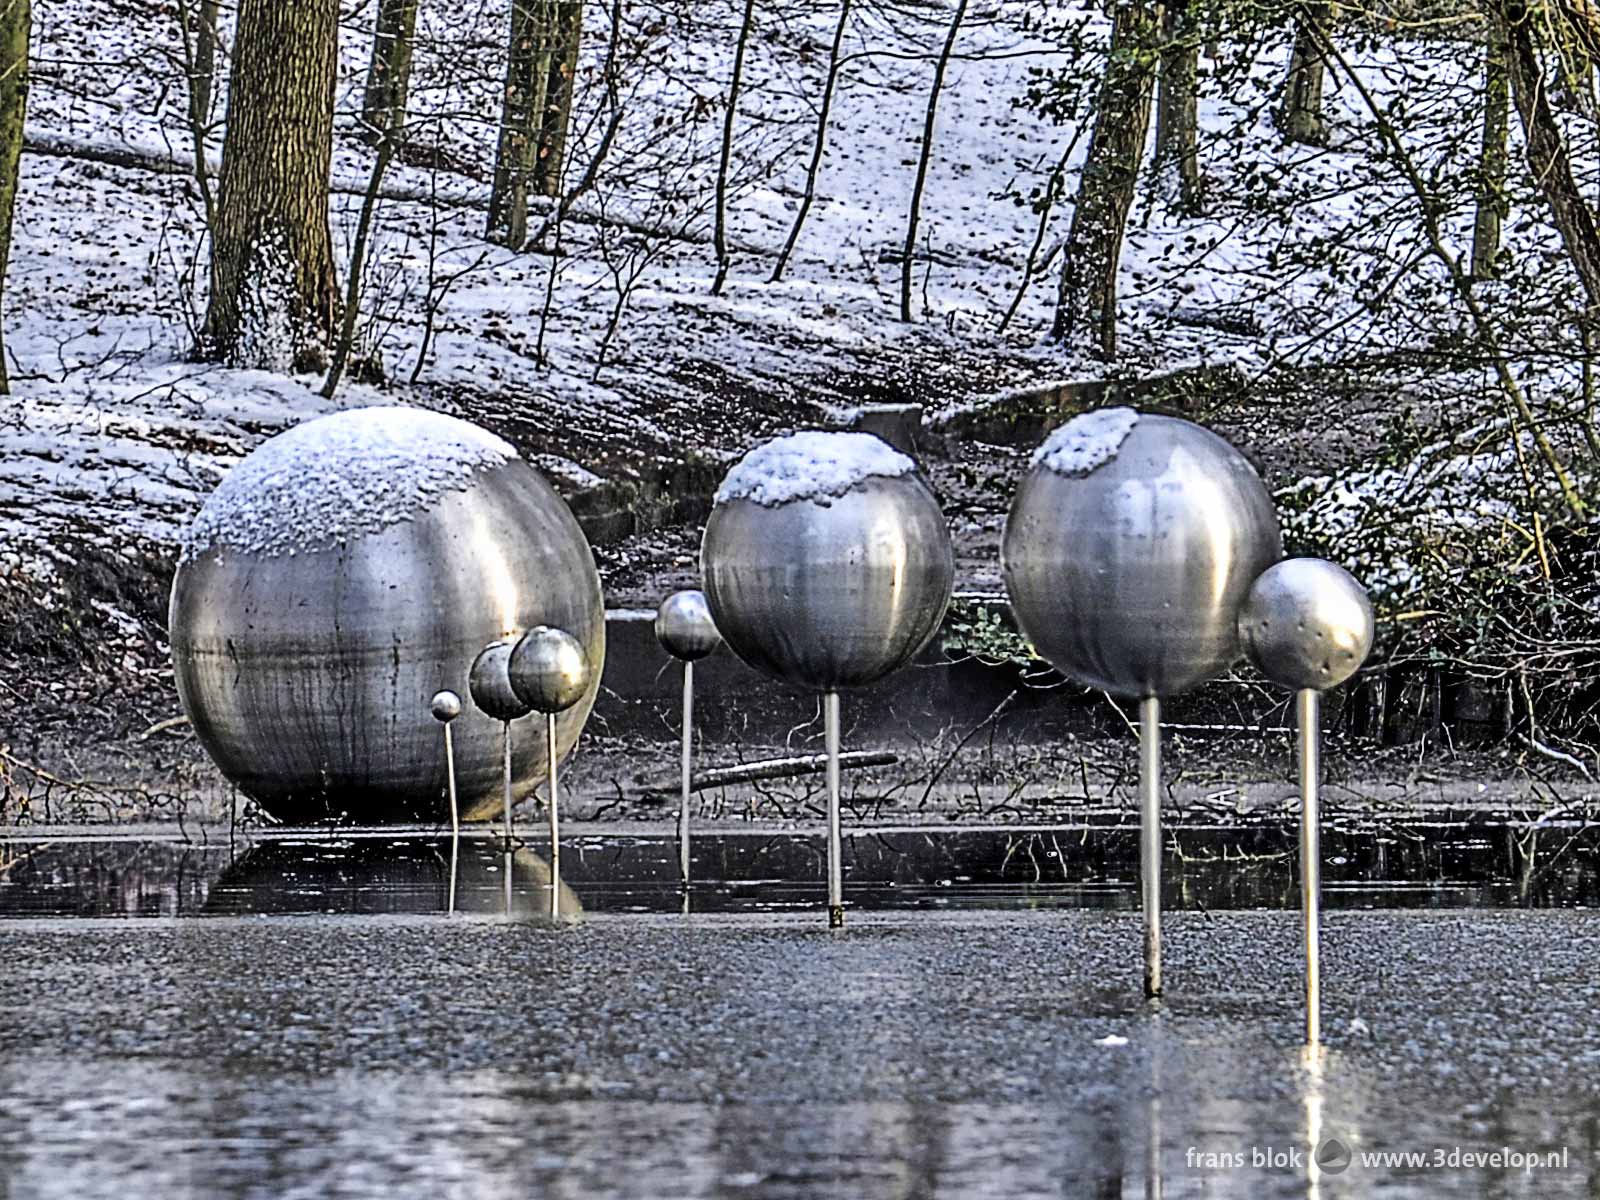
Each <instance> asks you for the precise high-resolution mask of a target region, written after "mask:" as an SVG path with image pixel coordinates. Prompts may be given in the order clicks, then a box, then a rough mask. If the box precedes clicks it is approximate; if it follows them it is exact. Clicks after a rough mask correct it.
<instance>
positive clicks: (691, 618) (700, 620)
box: [656, 590, 722, 662]
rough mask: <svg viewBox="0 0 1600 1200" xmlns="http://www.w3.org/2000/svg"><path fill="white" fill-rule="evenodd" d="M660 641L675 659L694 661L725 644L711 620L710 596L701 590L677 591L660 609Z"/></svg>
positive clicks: (658, 610)
mask: <svg viewBox="0 0 1600 1200" xmlns="http://www.w3.org/2000/svg"><path fill="white" fill-rule="evenodd" d="M656 640H657V641H659V642H660V643H661V645H662V646H663V647H664V648H665V649H666V652H667V653H668V654H670V655H672V657H673V658H681V659H683V660H684V661H685V662H694V661H696V660H697V659H701V658H704V657H705V656H706V655H708V654H710V653H711V652H712V651H714V650H715V649H716V648H717V647H718V646H720V645H721V644H722V635H721V634H720V633H718V632H717V623H716V622H715V621H713V620H712V619H711V606H710V605H709V604H707V603H706V594H705V593H704V592H702V591H698V590H688V591H682V592H673V593H672V595H670V596H668V597H667V598H666V599H665V600H663V601H662V602H661V607H660V608H658V609H657V610H656Z"/></svg>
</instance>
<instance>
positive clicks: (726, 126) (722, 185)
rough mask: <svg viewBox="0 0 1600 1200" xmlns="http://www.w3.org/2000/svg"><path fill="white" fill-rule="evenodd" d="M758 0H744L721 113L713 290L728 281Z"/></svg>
mask: <svg viewBox="0 0 1600 1200" xmlns="http://www.w3.org/2000/svg"><path fill="white" fill-rule="evenodd" d="M755 8H756V4H755V0H744V17H743V19H742V20H741V21H740V22H739V42H738V45H737V46H735V47H734V51H733V78H732V79H730V80H729V81H728V107H727V109H726V111H725V112H724V113H723V115H722V154H721V157H720V158H719V159H718V161H717V200H716V211H715V213H714V214H713V217H712V227H711V244H712V247H713V248H714V249H715V250H716V253H717V274H716V278H714V279H713V280H712V281H711V294H712V295H713V296H720V295H722V285H723V284H725V283H726V282H727V281H728V268H729V267H730V266H731V265H732V263H731V260H730V259H729V256H728V172H729V170H730V169H731V167H732V165H733V124H734V117H735V116H736V115H737V113H738V109H739V87H740V85H741V84H742V83H743V82H744V52H745V49H746V47H747V46H749V44H750V26H751V25H752V24H753V23H754V18H755Z"/></svg>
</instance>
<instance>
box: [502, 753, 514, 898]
mask: <svg viewBox="0 0 1600 1200" xmlns="http://www.w3.org/2000/svg"><path fill="white" fill-rule="evenodd" d="M502 727H503V729H504V732H505V736H504V738H503V739H502V744H501V749H502V751H503V754H502V760H501V766H500V779H501V784H502V786H503V787H504V789H505V806H506V916H507V917H509V916H511V722H510V721H504V722H502Z"/></svg>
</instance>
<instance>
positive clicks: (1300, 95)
mask: <svg viewBox="0 0 1600 1200" xmlns="http://www.w3.org/2000/svg"><path fill="white" fill-rule="evenodd" d="M1305 12H1306V15H1305V17H1304V18H1302V19H1301V21H1300V23H1299V24H1298V25H1297V26H1296V28H1295V34H1294V50H1293V51H1292V52H1291V54H1290V57H1289V74H1288V76H1287V77H1286V78H1285V79H1284V83H1283V102H1282V104H1281V105H1280V107H1279V109H1278V128H1279V129H1280V130H1281V131H1282V133H1283V136H1284V137H1286V138H1288V139H1289V140H1290V141H1291V142H1303V143H1305V144H1306V145H1309V146H1320V145H1322V144H1323V143H1324V142H1326V141H1327V140H1328V127H1327V123H1326V122H1325V121H1324V120H1323V118H1322V80H1323V76H1324V75H1325V74H1326V69H1325V68H1326V64H1325V62H1324V61H1323V55H1322V46H1321V43H1320V42H1319V41H1318V40H1317V33H1316V31H1317V30H1319V29H1320V30H1321V31H1322V32H1323V34H1324V35H1331V34H1332V32H1333V5H1332V4H1307V5H1306V6H1305Z"/></svg>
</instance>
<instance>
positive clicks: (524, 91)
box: [488, 0, 583, 249]
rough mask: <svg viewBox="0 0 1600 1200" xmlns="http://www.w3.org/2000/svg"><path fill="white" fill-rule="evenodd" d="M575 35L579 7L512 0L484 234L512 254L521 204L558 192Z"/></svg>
mask: <svg viewBox="0 0 1600 1200" xmlns="http://www.w3.org/2000/svg"><path fill="white" fill-rule="evenodd" d="M582 29H583V4H582V0H512V4H511V33H510V36H509V38H508V39H507V45H506V89H505V102H504V106H503V107H502V109H501V114H500V145H499V149H498V151H497V153H496V155H495V166H494V187H493V189H492V191H491V192H490V195H489V228H488V236H489V237H490V238H491V239H493V240H495V241H498V242H501V243H503V244H505V245H507V246H510V247H511V248H512V249H521V248H522V246H523V245H524V244H525V243H526V242H527V240H528V196H529V195H530V194H536V195H541V196H554V195H558V194H559V193H560V190H561V157H562V154H563V152H564V150H565V146H566V137H567V120H568V117H569V115H570V113H571V110H572V80H573V75H574V73H575V71H576V66H577V56H578V41H579V36H580V34H581V33H582Z"/></svg>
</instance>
